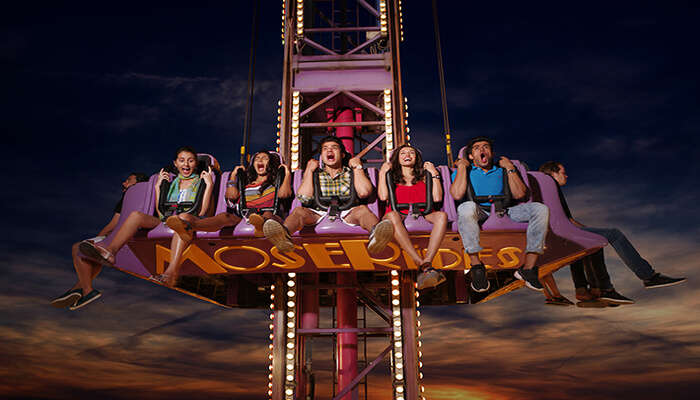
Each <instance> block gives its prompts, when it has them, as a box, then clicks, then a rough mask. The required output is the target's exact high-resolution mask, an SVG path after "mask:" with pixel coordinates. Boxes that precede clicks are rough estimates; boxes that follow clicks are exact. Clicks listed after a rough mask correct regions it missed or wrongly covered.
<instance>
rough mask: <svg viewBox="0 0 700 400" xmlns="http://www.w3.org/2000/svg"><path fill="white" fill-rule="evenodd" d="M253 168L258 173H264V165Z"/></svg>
mask: <svg viewBox="0 0 700 400" xmlns="http://www.w3.org/2000/svg"><path fill="white" fill-rule="evenodd" d="M255 168H256V169H257V170H258V173H261V172H265V164H258V165H256V166H255Z"/></svg>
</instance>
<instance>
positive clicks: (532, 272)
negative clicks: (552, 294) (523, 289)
mask: <svg viewBox="0 0 700 400" xmlns="http://www.w3.org/2000/svg"><path fill="white" fill-rule="evenodd" d="M538 275H539V272H538V271H537V267H532V268H531V269H525V268H523V267H520V268H518V270H517V271H515V274H514V275H513V276H515V279H520V280H521V281H525V286H527V287H529V288H530V289H532V290H537V291H538V292H541V291H542V290H543V289H544V288H543V287H542V283H540V278H539V276H538Z"/></svg>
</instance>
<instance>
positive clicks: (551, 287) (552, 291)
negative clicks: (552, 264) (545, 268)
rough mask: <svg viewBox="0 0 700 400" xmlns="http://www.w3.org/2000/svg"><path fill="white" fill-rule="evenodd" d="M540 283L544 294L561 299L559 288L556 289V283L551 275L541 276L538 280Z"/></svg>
mask: <svg viewBox="0 0 700 400" xmlns="http://www.w3.org/2000/svg"><path fill="white" fill-rule="evenodd" d="M540 282H542V286H544V288H545V293H546V294H549V295H550V296H552V297H562V295H561V293H560V292H559V288H558V287H557V281H555V280H554V277H553V276H552V274H547V275H545V276H543V277H542V278H540ZM546 294H545V295H546Z"/></svg>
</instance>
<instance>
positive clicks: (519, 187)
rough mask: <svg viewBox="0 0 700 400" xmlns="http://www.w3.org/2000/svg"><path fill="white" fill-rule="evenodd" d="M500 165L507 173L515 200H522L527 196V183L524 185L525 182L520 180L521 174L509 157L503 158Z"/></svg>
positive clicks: (499, 162)
mask: <svg viewBox="0 0 700 400" xmlns="http://www.w3.org/2000/svg"><path fill="white" fill-rule="evenodd" d="M498 165H500V166H501V168H504V169H505V170H506V171H507V172H506V173H507V174H508V186H510V193H511V194H512V195H513V198H514V199H516V200H520V199H522V198H524V197H525V196H527V186H525V183H523V180H522V179H521V178H520V174H519V173H518V170H517V169H516V168H515V165H513V162H511V161H510V160H509V159H508V158H507V157H501V159H500V160H499V161H498Z"/></svg>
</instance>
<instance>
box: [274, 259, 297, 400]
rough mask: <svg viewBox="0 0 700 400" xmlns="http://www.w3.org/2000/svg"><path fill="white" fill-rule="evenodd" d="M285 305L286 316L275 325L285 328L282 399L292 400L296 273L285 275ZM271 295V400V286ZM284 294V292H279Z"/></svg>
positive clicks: (293, 386)
mask: <svg viewBox="0 0 700 400" xmlns="http://www.w3.org/2000/svg"><path fill="white" fill-rule="evenodd" d="M286 285H287V288H286V289H287V293H286V294H287V297H286V299H287V303H286V310H287V312H286V314H282V315H283V316H284V321H277V323H278V324H279V323H284V324H285V326H286V332H287V334H286V340H285V341H286V345H285V348H286V350H285V357H284V358H285V363H284V364H285V367H284V373H285V379H284V397H285V399H286V400H294V390H295V381H294V377H295V368H296V357H295V356H296V310H297V279H296V273H294V272H290V273H289V274H287V283H286ZM271 289H272V294H270V310H271V312H270V342H271V343H270V345H269V349H270V354H269V356H268V358H269V359H270V365H269V367H268V369H269V371H270V372H269V375H268V384H267V386H268V390H267V394H268V396H270V400H271V399H272V393H273V391H272V387H273V386H274V381H273V378H274V374H273V370H274V344H273V343H274V339H275V334H274V329H275V285H272V287H271ZM280 293H284V291H282V290H281V291H280Z"/></svg>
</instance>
